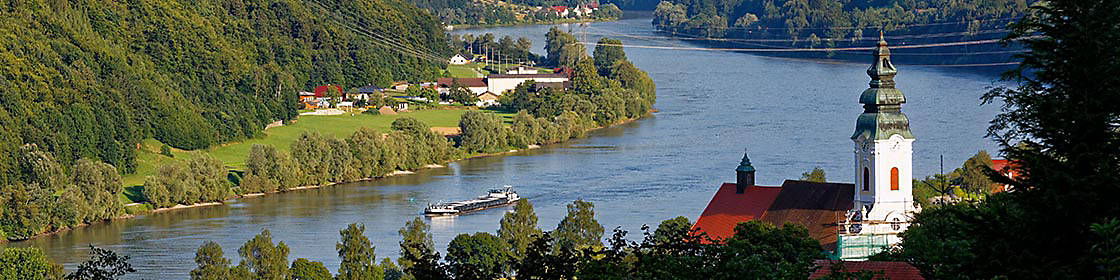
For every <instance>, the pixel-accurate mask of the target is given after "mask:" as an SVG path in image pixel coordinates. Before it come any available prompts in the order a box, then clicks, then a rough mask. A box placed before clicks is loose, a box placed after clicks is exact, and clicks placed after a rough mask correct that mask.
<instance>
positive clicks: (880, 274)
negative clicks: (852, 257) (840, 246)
mask: <svg viewBox="0 0 1120 280" xmlns="http://www.w3.org/2000/svg"><path fill="white" fill-rule="evenodd" d="M816 265H817V270H815V271H813V274H809V279H821V278H824V277H826V276H828V275H829V274H830V273H832V271H833V270H834V268H833V266H836V268H838V269H836V271H838V272H871V273H874V274H875V277H874V278H872V279H875V280H886V279H890V280H924V279H925V278H924V277H922V273H921V272H920V271H918V268H916V267H914V266H913V265H910V264H908V263H905V262H879V261H857V262H845V261H826V260H819V261H817V262H816Z"/></svg>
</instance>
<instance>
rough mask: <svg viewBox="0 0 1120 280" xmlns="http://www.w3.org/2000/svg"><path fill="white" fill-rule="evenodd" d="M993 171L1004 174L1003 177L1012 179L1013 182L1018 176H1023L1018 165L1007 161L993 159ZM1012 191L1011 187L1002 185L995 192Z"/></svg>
mask: <svg viewBox="0 0 1120 280" xmlns="http://www.w3.org/2000/svg"><path fill="white" fill-rule="evenodd" d="M992 169H995V170H996V172H999V173H1000V174H1003V176H1007V178H1010V179H1012V180H1014V179H1015V177H1018V176H1020V175H1021V173H1020V171H1019V166H1018V165H1017V164H1015V163H1014V162H1011V161H1008V160H1006V159H993V160H992ZM1010 190H1011V185H1008V184H1000V186H999V188H998V189H996V190H995V191H994V192H1004V191H1010Z"/></svg>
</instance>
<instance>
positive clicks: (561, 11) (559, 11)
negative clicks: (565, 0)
mask: <svg viewBox="0 0 1120 280" xmlns="http://www.w3.org/2000/svg"><path fill="white" fill-rule="evenodd" d="M548 10H550V11H553V12H556V15H557V16H560V17H562V18H566V17H568V6H552V7H548Z"/></svg>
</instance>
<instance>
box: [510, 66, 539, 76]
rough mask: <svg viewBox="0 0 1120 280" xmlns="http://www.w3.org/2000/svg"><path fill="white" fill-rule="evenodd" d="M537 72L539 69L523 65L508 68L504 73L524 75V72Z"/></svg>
mask: <svg viewBox="0 0 1120 280" xmlns="http://www.w3.org/2000/svg"><path fill="white" fill-rule="evenodd" d="M538 72H539V71H537V69H535V68H529V67H525V66H517V68H513V69H510V70H509V71H506V74H510V75H524V74H537V73H538Z"/></svg>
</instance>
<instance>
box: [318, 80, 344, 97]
mask: <svg viewBox="0 0 1120 280" xmlns="http://www.w3.org/2000/svg"><path fill="white" fill-rule="evenodd" d="M332 91H333V92H334V93H337V94H336V95H335V96H338V97H339V98H342V97H344V96H346V95H344V94H343V93H342V86H340V85H330V84H327V85H322V86H316V87H315V98H316V99H319V100H326V99H329V98H330V97H331V92H332Z"/></svg>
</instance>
